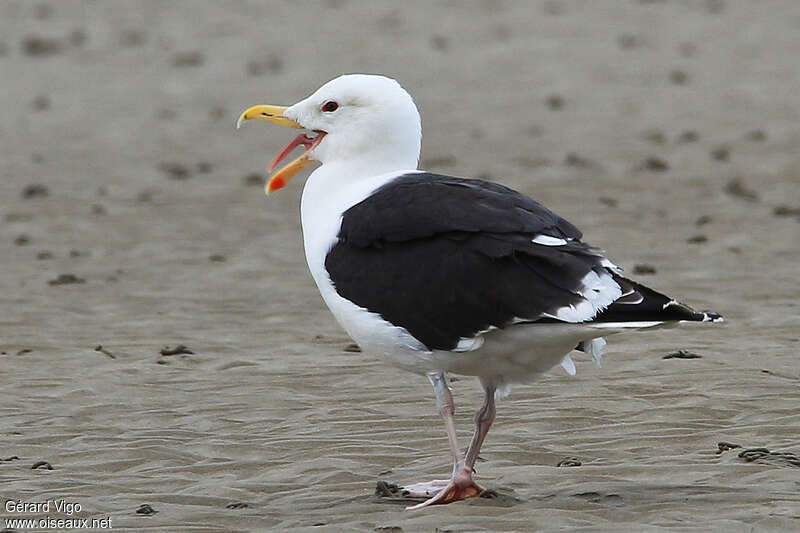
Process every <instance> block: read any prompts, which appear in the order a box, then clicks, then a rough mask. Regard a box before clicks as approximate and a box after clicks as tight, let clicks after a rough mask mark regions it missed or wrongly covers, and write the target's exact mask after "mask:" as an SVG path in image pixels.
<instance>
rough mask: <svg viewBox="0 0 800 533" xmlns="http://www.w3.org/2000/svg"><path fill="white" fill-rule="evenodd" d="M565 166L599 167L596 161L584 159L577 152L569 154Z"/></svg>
mask: <svg viewBox="0 0 800 533" xmlns="http://www.w3.org/2000/svg"><path fill="white" fill-rule="evenodd" d="M564 164H565V165H567V166H568V167H580V168H590V167H595V166H597V165H596V163H595V162H594V161H592V160H591V159H589V158H587V157H583V156H581V155H579V154H576V153H575V152H569V153H568V154H567V155H566V157H565V158H564Z"/></svg>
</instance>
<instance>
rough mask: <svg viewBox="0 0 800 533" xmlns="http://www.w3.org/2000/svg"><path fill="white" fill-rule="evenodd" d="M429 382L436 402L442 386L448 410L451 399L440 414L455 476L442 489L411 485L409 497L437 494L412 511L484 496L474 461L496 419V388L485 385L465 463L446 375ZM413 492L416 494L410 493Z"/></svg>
mask: <svg viewBox="0 0 800 533" xmlns="http://www.w3.org/2000/svg"><path fill="white" fill-rule="evenodd" d="M429 378H430V379H431V382H432V383H433V386H434V392H436V398H437V401H438V400H439V397H440V393H439V392H438V391H437V386H439V384H441V386H443V388H444V389H445V390H446V391H447V392H446V393H443V394H442V396H443V398H444V399H445V402H444V405H445V406H446V405H447V398H449V406H450V407H449V409H443V408H442V407H441V406H440V412H441V413H442V417H443V418H444V419H445V426H446V427H447V434H448V438H449V440H450V451H451V453H452V454H453V462H454V464H453V476H452V478H451V479H450V481H449V482H447V483H446V484H444V486H442V481H441V480H436V481H434V482H431V483H429V484H418V485H412V486H411V487H406V490H409V494H408V495H409V496H411V495H414V496H420V495H422V496H428V495H429V494H430V493H432V492H433V491H434V490H438V492H436V495H435V496H433V497H432V498H430V499H428V500H426V501H424V502H422V503H420V504H418V505H414V506H412V507H408V508H407V509H411V510H413V509H420V508H422V507H427V506H428V505H441V504H446V503H451V502H455V501H458V500H465V499H467V498H474V497H475V496H478V495H479V494H480V493H481V492H483V489H482V488H481V487H480V486H478V484H476V483H475V481H473V479H472V473H473V471H474V470H473V469H474V466H475V461H476V460H477V458H478V453H479V452H480V448H481V445H482V444H483V441H484V439H485V438H486V434H487V433H488V432H489V428H490V427H491V425H492V422H493V421H494V416H495V406H494V391H495V388H494V387H493V386H486V385H484V389H485V392H486V399H485V401H484V404H483V406H482V407H481V409H480V410H479V411H478V413H477V414H476V415H475V435H474V436H473V437H472V443H471V444H470V447H469V451H468V452H467V456H466V459H465V460H462V459H461V456H460V454H459V451H458V443H457V441H456V435H455V428H454V426H453V413H454V411H455V409H454V408H453V403H452V402H453V400H452V395H451V394H450V389H449V388H447V383H446V382H445V381H444V375H441V374H440V375H437V376H435V377H430V376H429ZM410 489H414V490H413V491H411V490H410ZM420 489H421V490H420Z"/></svg>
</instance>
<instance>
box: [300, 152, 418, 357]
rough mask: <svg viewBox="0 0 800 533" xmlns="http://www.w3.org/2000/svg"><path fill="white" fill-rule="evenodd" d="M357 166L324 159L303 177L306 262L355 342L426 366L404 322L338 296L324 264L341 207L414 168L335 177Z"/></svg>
mask: <svg viewBox="0 0 800 533" xmlns="http://www.w3.org/2000/svg"><path fill="white" fill-rule="evenodd" d="M357 171H358V169H342V168H341V165H337V164H333V165H331V164H326V165H325V166H323V167H320V168H318V169H317V170H316V171H314V173H313V174H311V176H310V177H309V178H308V181H307V182H306V185H305V188H304V189H303V198H302V201H301V204H300V213H301V219H302V224H303V244H304V246H305V252H306V261H307V262H308V268H309V270H310V271H311V276H312V277H313V278H314V281H315V282H316V284H317V287H318V288H319V292H320V294H321V295H322V298H323V300H325V303H326V304H327V305H328V308H329V309H330V310H331V313H333V316H334V317H336V320H337V321H338V322H339V324H340V325H341V326H342V328H344V330H345V331H347V333H348V335H350V337H351V338H352V339H353V340H354V341H356V342H357V343H358V344H359V346H361V347H362V348H364V349H365V350H368V351H370V352H371V353H374V354H375V355H377V356H379V357H381V358H383V359H386V360H387V361H388V362H390V363H392V364H394V365H396V366H400V367H402V368H405V369H407V370H410V371H412V372H420V373H424V372H428V371H431V370H433V368H432V366H431V357H430V355H431V354H430V352H428V351H426V349H425V346H424V345H422V344H421V343H420V342H419V341H418V340H416V339H415V338H414V337H412V336H411V335H410V334H409V333H408V331H407V330H406V329H405V328H402V327H398V326H394V325H392V324H390V323H389V322H387V321H386V320H384V319H383V318H381V316H380V315H378V314H376V313H371V312H370V311H368V310H366V309H364V308H363V307H359V306H357V305H355V304H354V303H352V302H351V301H349V300H347V299H345V298H342V297H341V296H339V294H338V293H337V292H336V289H335V288H334V286H333V283H332V282H331V279H330V276H329V274H328V271H327V270H326V269H325V257H326V256H327V254H328V252H329V251H330V249H331V248H332V247H333V245H334V244H335V243H336V240H337V235H338V234H339V229H340V227H341V224H342V213H343V212H344V211H346V210H347V209H349V208H350V207H352V206H353V205H355V204H357V203H358V202H360V201H362V200H364V199H365V198H366V197H368V196H369V195H370V194H372V192H373V191H375V190H376V189H377V188H379V187H380V186H382V185H384V184H385V183H387V182H389V181H391V180H392V179H393V178H395V177H397V176H398V175H401V174H408V173H410V172H416V171H408V172H401V173H398V172H391V173H387V174H381V175H378V176H373V177H370V178H366V179H362V180H352V179H351V180H349V183H348V182H345V183H341V182H339V178H340V177H341V176H352V175H353V174H352V173H353V172H357ZM348 172H350V173H348ZM356 175H357V174H356ZM342 181H344V180H342Z"/></svg>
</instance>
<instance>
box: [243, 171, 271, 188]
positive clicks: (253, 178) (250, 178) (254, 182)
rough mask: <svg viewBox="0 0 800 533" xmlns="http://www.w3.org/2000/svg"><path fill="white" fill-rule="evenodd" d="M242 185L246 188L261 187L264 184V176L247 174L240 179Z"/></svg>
mask: <svg viewBox="0 0 800 533" xmlns="http://www.w3.org/2000/svg"><path fill="white" fill-rule="evenodd" d="M242 183H243V184H245V185H247V186H248V187H263V186H264V184H265V183H266V180H265V179H264V176H262V175H261V174H256V173H252V174H248V175H247V176H245V177H243V178H242Z"/></svg>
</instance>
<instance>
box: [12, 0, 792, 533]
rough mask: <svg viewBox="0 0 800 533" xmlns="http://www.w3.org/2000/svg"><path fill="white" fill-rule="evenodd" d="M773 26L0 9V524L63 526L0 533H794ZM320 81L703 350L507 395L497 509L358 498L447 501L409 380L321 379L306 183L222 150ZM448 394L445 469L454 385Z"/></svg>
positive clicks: (335, 334) (784, 25) (477, 11)
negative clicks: (391, 118) (382, 102)
mask: <svg viewBox="0 0 800 533" xmlns="http://www.w3.org/2000/svg"><path fill="white" fill-rule="evenodd" d="M798 21H800V3H797V2H793V1H791V0H785V1H778V0H774V1H764V2H750V1H747V0H738V1H733V0H725V1H723V0H715V1H699V0H698V1H689V0H686V1H671V0H664V1H656V0H649V1H644V0H640V1H626V2H620V1H616V0H613V1H612V0H607V1H597V2H588V1H566V0H564V1H560V0H548V1H540V2H530V3H528V2H521V1H520V2H512V1H509V0H506V1H502V0H497V1H480V2H479V1H470V2H441V3H436V5H432V6H430V5H428V3H426V2H408V3H405V4H402V5H401V4H399V3H394V2H387V1H380V2H357V1H355V0H349V1H348V0H336V1H333V0H331V1H326V2H303V3H301V2H270V3H266V2H244V1H241V2H224V3H223V2H211V1H203V2H201V1H197V2H182V3H164V2H156V1H138V2H120V1H113V2H91V3H90V2H78V1H66V0H64V1H62V0H59V1H58V2H56V1H49V2H23V1H20V0H16V1H15V0H9V1H7V2H2V3H1V4H0V30H2V31H0V76H1V80H2V81H0V83H1V84H2V90H3V99H2V104H0V173H2V176H1V177H0V198H2V203H0V257H2V269H0V309H2V313H0V352H2V353H0V376H2V386H1V387H0V413H2V416H0V434H1V435H2V437H3V438H2V444H0V459H2V460H3V461H0V487H2V488H1V489H0V496H2V499H3V500H12V501H16V500H22V501H23V502H45V501H48V500H50V501H54V500H57V499H62V498H63V499H65V500H66V501H68V502H73V503H77V504H79V505H80V506H81V511H80V512H78V513H77V514H74V515H66V514H63V513H57V512H54V511H53V510H51V511H50V512H49V513H36V512H25V513H16V512H8V511H7V510H6V509H5V508H3V509H0V515H2V516H1V517H2V518H3V519H6V520H7V519H9V518H20V517H23V518H25V517H27V518H40V517H43V516H45V515H49V516H51V518H59V517H61V518H68V517H73V518H75V517H81V518H98V519H100V518H110V520H111V525H112V527H113V528H114V530H118V531H198V532H199V531H203V532H208V531H265V530H270V529H272V530H301V531H303V530H304V531H384V532H397V531H452V532H463V531H609V532H610V531H636V532H641V531H648V532H650V531H726V532H738V531H759V532H761V531H797V530H800V469H798V463H797V461H796V456H795V455H778V453H783V454H800V439H798V433H799V432H800V411H798V400H800V393H799V392H798V391H799V390H800V389H798V385H800V369H798V359H797V353H798V348H800V344H799V342H800V317H799V316H798V315H800V313H799V312H798V304H797V302H798V300H799V299H800V284H799V283H798V267H797V264H798V262H800V244H798V243H800V225H799V224H798V219H800V216H799V215H798V207H799V206H800V159H798V149H799V148H800V127H799V126H798V124H800V97H799V96H798V93H797V88H798V87H800V68H798V62H797V57H798V55H799V54H800V39H798V38H797V31H798ZM343 72H376V73H383V74H387V75H390V76H394V77H396V78H397V79H399V80H400V81H401V82H402V83H403V84H404V85H405V86H406V87H407V88H408V89H409V90H410V91H411V92H412V94H413V95H414V97H415V99H416V101H417V103H418V105H419V107H420V109H421V111H422V115H423V127H424V130H425V137H424V140H423V145H424V153H423V166H424V167H425V168H427V169H429V170H433V171H439V172H446V173H451V174H456V175H463V176H481V177H485V178H488V179H493V180H497V181H500V182H502V183H505V184H507V185H510V186H512V187H515V188H517V189H519V190H521V191H523V192H525V193H527V194H530V195H532V196H534V197H535V198H537V199H538V200H540V201H542V202H544V203H545V204H547V205H548V206H550V207H551V208H553V209H554V210H555V211H556V212H558V213H559V214H561V215H562V216H564V217H566V218H567V219H569V220H570V221H572V222H573V223H575V224H576V225H578V226H579V227H580V228H582V229H583V230H584V233H585V236H586V240H587V241H588V242H590V243H592V244H595V245H597V246H600V247H603V248H605V249H606V251H607V252H608V255H609V256H610V257H611V258H612V259H613V260H614V261H615V262H617V263H618V264H619V265H621V266H622V267H624V268H625V269H626V270H627V271H628V272H629V273H631V275H632V276H634V277H637V278H638V279H640V280H641V281H642V282H644V283H646V284H649V285H651V286H653V287H655V288H658V289H660V290H662V291H664V292H666V293H668V294H671V295H674V296H676V297H678V298H680V299H682V300H684V301H686V302H687V303H689V304H692V305H694V306H696V307H698V308H709V309H713V310H715V311H717V312H720V313H722V314H724V315H725V317H726V319H727V322H726V323H725V324H723V325H720V326H713V327H711V326H691V327H685V328H682V329H679V330H667V331H659V332H652V333H647V334H640V335H631V336H627V337H619V338H616V339H612V340H611V342H610V344H609V347H608V353H607V355H606V360H605V365H604V366H603V368H601V369H596V368H594V367H593V366H592V364H591V362H590V361H588V359H587V358H586V357H579V358H577V366H578V375H577V376H576V377H570V376H567V375H566V374H565V373H564V372H563V371H562V370H561V369H560V368H556V369H553V371H551V372H550V373H549V374H548V375H547V376H546V377H545V378H543V379H542V380H541V381H539V382H538V383H536V384H535V385H533V386H522V387H517V388H516V389H515V390H514V392H513V394H512V396H511V397H510V398H509V399H508V400H506V401H503V402H501V403H500V405H499V414H498V419H497V422H496V425H495V427H494V428H493V430H492V432H491V433H490V435H489V438H488V440H487V442H486V444H485V446H484V449H483V451H482V454H481V455H482V457H483V459H485V461H483V462H481V463H479V465H478V469H479V472H478V474H479V476H478V480H479V482H481V483H482V484H484V485H486V486H487V487H489V488H492V489H495V490H497V491H499V493H500V494H501V495H502V496H503V497H502V498H499V499H494V500H488V499H487V500H473V501H470V502H462V503H458V504H454V505H449V506H445V507H439V508H432V509H427V510H425V511H422V512H414V513H411V512H406V511H404V510H403V507H402V505H399V504H397V503H393V502H391V501H386V500H381V499H378V498H376V497H375V496H374V495H373V491H374V488H375V485H376V482H377V481H379V480H383V481H386V482H390V483H407V482H414V481H424V480H427V479H431V478H441V477H443V476H446V475H447V474H448V472H449V469H450V465H449V460H448V454H447V441H446V438H445V435H444V431H443V427H442V424H441V422H440V420H439V418H438V415H437V413H436V410H435V407H434V401H433V398H432V394H431V391H430V390H429V385H428V384H427V382H426V380H425V379H423V378H420V377H417V376H413V375H411V374H406V373H404V372H403V371H401V370H397V369H394V368H391V367H388V366H386V365H384V364H382V363H380V362H379V361H376V360H375V359H373V358H372V357H371V356H370V355H369V354H367V353H357V352H352V351H346V350H345V348H346V347H347V345H348V344H349V343H350V340H349V339H348V338H347V337H346V336H345V334H344V333H343V332H342V331H341V330H340V329H339V327H338V326H337V325H336V323H335V322H334V320H333V318H332V317H331V315H330V314H329V313H328V311H327V310H326V309H325V308H324V304H323V302H322V301H321V299H320V297H319V296H318V294H317V291H316V289H315V287H314V285H313V282H312V280H311V277H310V276H309V274H308V273H307V270H306V266H305V261H304V258H303V252H302V246H301V238H300V232H299V215H298V202H299V196H300V191H301V186H302V179H298V180H297V181H296V182H293V183H292V184H291V185H290V186H289V187H288V188H287V189H286V190H284V191H282V192H281V193H280V194H276V195H274V196H273V197H270V198H269V199H267V198H265V197H264V196H263V193H262V189H261V187H260V186H259V183H260V178H261V177H262V176H263V169H264V167H265V165H266V164H267V162H268V161H269V160H270V159H271V158H272V156H273V155H274V154H275V153H277V151H278V150H280V148H281V147H282V146H283V145H284V144H285V143H286V142H288V140H289V138H290V134H289V133H288V132H287V131H286V130H283V129H282V128H275V127H270V126H268V125H266V124H260V123H259V124H253V125H251V124H248V125H247V127H246V128H243V129H242V130H240V131H238V132H237V131H235V130H234V127H233V126H234V122H235V119H236V117H237V115H238V113H239V112H240V111H241V110H243V109H244V108H246V107H248V106H250V105H252V104H256V103H273V104H281V103H285V104H290V103H292V102H294V101H296V100H298V99H300V98H301V97H303V96H305V95H306V94H308V93H309V92H311V91H312V90H313V89H315V88H316V87H317V86H319V85H320V84H322V83H323V82H325V81H327V80H328V79H330V78H332V77H334V76H335V75H338V74H340V73H343ZM254 173H255V175H253V174H254ZM635 272H642V273H641V274H636V273H635ZM180 344H182V345H184V346H185V347H186V349H187V350H188V351H190V352H192V353H178V354H175V355H161V354H160V351H161V350H162V349H163V348H164V347H170V348H173V349H174V348H175V347H176V346H177V345H180ZM98 347H101V349H98ZM187 350H178V351H179V352H185V351H187ZM679 350H686V351H688V352H691V353H693V354H696V355H699V356H700V357H697V358H680V357H673V358H667V359H665V358H664V357H665V356H666V355H668V354H671V353H674V352H677V351H679ZM454 392H455V397H456V406H457V411H458V412H457V424H458V429H459V436H460V438H461V439H462V441H464V442H466V440H467V439H468V438H469V435H470V433H471V417H472V413H473V411H474V409H475V408H477V406H478V404H479V402H480V390H479V387H478V385H477V384H476V383H475V382H474V381H473V380H472V379H470V378H463V379H461V380H459V381H456V382H455V383H454ZM719 442H727V443H730V444H732V445H739V446H741V448H730V447H729V446H722V447H721V448H720V447H719V446H718V443H719ZM751 448H765V449H767V450H769V451H770V452H776V453H767V452H764V451H761V452H758V451H756V452H752V451H751V452H748V453H746V454H744V457H739V455H740V453H741V452H742V451H743V450H747V449H751ZM14 457H16V458H17V459H14ZM565 459H571V460H572V462H571V463H568V464H576V463H580V466H573V467H566V466H562V467H558V466H556V465H557V464H559V463H560V462H562V461H564V460H565ZM748 459H751V460H752V461H748ZM41 461H46V462H47V463H48V464H49V465H50V466H51V467H52V470H50V469H48V468H47V465H46V464H45V465H40V466H39V467H38V468H36V469H32V468H31V466H32V465H34V464H35V463H37V462H41ZM144 505H146V506H144ZM4 525H5V524H0V527H3V526H4ZM437 528H438V529H437ZM18 530H22V529H18ZM84 530H86V529H84ZM97 531H100V529H99V527H98V528H97Z"/></svg>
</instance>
